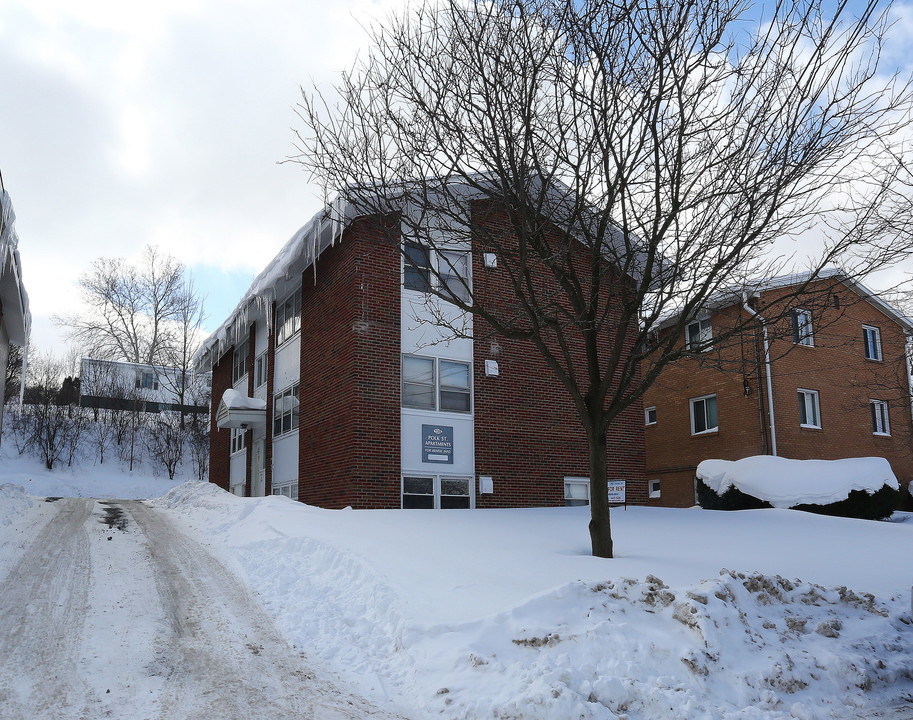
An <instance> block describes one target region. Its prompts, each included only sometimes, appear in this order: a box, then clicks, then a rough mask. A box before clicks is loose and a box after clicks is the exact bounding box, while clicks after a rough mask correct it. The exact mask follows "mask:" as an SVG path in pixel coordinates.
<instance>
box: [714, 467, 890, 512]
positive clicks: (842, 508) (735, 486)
mask: <svg viewBox="0 0 913 720" xmlns="http://www.w3.org/2000/svg"><path fill="white" fill-rule="evenodd" d="M697 478H698V484H697V494H698V502H699V503H700V505H701V507H703V508H706V509H708V510H746V509H754V508H769V507H778V508H792V509H795V510H805V511H808V512H815V513H820V514H823V515H837V516H841V517H855V518H863V519H868V520H877V519H881V518H885V517H887V516H889V515H890V514H891V512H892V511H893V510H894V509H895V508H896V507H897V506H898V504H899V502H900V493H899V490H898V489H899V484H898V482H897V478H896V477H895V476H894V473H893V471H892V470H891V466H890V464H889V463H888V461H887V460H885V459H884V458H847V459H844V460H790V459H788V458H781V457H772V456H769V455H761V456H755V457H748V458H743V459H741V460H735V461H730V460H705V461H704V462H702V463H701V464H700V465H698V468H697Z"/></svg>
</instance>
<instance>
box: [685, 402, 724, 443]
mask: <svg viewBox="0 0 913 720" xmlns="http://www.w3.org/2000/svg"><path fill="white" fill-rule="evenodd" d="M711 398H712V399H713V401H714V404H715V405H716V425H714V426H713V427H710V423H709V418H708V416H707V400H710V399H711ZM698 403H704V423H705V424H706V425H707V426H708V427H706V428H705V429H704V430H695V427H694V406H695V405H697V404H698ZM688 414H689V417H690V421H691V434H692V435H709V434H711V433H715V432H718V431H719V429H720V406H719V403H718V402H717V398H716V393H710V394H709V395H700V396H698V397H694V398H691V399H690V400H688Z"/></svg>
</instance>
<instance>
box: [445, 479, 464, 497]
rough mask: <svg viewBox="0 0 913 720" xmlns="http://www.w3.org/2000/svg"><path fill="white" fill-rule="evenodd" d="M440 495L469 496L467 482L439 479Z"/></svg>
mask: <svg viewBox="0 0 913 720" xmlns="http://www.w3.org/2000/svg"><path fill="white" fill-rule="evenodd" d="M441 495H466V496H468V495H469V480H465V479H463V480H445V479H444V478H441Z"/></svg>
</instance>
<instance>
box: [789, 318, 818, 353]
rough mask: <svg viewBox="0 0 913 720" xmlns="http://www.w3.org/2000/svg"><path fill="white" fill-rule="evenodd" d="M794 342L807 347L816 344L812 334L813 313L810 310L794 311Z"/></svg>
mask: <svg viewBox="0 0 913 720" xmlns="http://www.w3.org/2000/svg"><path fill="white" fill-rule="evenodd" d="M793 342H794V343H796V345H805V346H806V347H814V345H815V338H814V335H813V334H812V314H811V313H810V312H809V311H808V310H795V311H793Z"/></svg>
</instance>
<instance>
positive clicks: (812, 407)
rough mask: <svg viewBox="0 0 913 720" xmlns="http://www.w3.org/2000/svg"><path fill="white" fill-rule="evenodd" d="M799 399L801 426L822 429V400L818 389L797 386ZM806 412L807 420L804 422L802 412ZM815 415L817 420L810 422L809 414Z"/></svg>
mask: <svg viewBox="0 0 913 720" xmlns="http://www.w3.org/2000/svg"><path fill="white" fill-rule="evenodd" d="M796 392H797V393H798V400H799V403H800V405H799V427H804V428H813V429H815V430H820V429H821V402H820V399H819V397H818V391H817V390H809V389H807V388H797V389H796ZM803 411H804V412H805V422H802V413H803ZM810 414H812V415H814V417H813V418H811V419H813V420H815V422H809V415H810Z"/></svg>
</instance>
